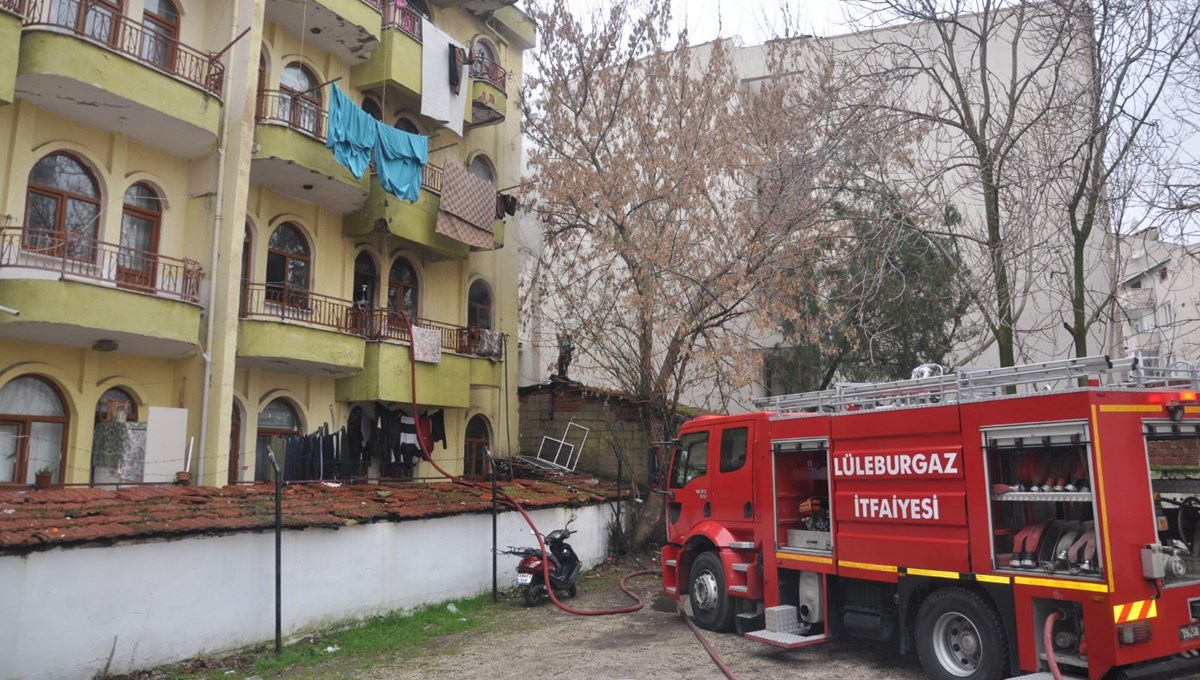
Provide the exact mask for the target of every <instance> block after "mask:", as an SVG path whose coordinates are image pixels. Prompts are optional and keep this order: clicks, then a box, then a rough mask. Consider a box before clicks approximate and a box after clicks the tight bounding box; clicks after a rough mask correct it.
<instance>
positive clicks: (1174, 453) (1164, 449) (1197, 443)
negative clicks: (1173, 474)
mask: <svg viewBox="0 0 1200 680" xmlns="http://www.w3.org/2000/svg"><path fill="white" fill-rule="evenodd" d="M1147 447H1148V449H1149V451H1150V464H1151V465H1155V466H1158V465H1162V466H1172V467H1180V466H1190V467H1196V468H1200V439H1174V440H1168V441H1151V442H1147Z"/></svg>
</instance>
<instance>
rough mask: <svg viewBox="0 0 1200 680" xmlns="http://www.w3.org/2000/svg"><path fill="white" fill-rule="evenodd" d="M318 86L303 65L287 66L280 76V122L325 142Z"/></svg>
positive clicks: (294, 63) (296, 63) (292, 64)
mask: <svg viewBox="0 0 1200 680" xmlns="http://www.w3.org/2000/svg"><path fill="white" fill-rule="evenodd" d="M319 84H320V81H318V80H317V78H316V76H314V75H313V74H312V71H309V70H308V68H307V67H305V66H304V65H303V64H301V63H300V62H298V61H293V62H292V63H290V64H288V65H287V66H286V67H285V68H284V69H283V73H281V74H280V75H279V118H280V119H282V120H284V121H286V122H287V124H288V125H290V126H291V127H292V128H294V129H296V130H301V131H303V132H307V133H309V134H311V135H314V136H316V137H321V138H324V132H325V131H324V130H323V129H322V127H321V90H320V89H318V88H317V85H319Z"/></svg>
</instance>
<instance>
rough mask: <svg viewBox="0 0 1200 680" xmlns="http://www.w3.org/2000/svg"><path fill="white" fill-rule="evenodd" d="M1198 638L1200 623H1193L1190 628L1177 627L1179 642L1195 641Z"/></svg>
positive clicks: (1199, 636)
mask: <svg viewBox="0 0 1200 680" xmlns="http://www.w3.org/2000/svg"><path fill="white" fill-rule="evenodd" d="M1197 638H1200V623H1193V624H1191V625H1190V626H1180V627H1179V639H1180V640H1181V641H1184V642H1186V641H1188V640H1195V639H1197Z"/></svg>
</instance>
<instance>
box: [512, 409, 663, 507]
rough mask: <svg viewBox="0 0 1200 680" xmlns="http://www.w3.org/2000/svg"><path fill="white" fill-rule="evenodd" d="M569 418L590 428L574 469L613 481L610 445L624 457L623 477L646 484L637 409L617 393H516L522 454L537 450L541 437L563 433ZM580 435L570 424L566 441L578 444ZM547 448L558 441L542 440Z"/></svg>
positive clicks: (643, 443)
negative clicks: (570, 428)
mask: <svg viewBox="0 0 1200 680" xmlns="http://www.w3.org/2000/svg"><path fill="white" fill-rule="evenodd" d="M572 422H574V423H575V424H576V425H579V426H582V427H586V428H588V429H589V430H590V432H589V433H588V439H587V443H586V444H585V445H584V447H583V450H582V453H581V455H580V459H579V464H578V466H577V467H576V471H580V472H587V473H590V474H593V475H596V476H597V477H599V478H602V479H610V480H615V479H616V477H617V458H616V455H615V454H614V453H613V445H614V444H615V445H616V446H617V447H618V448H619V450H620V451H621V452H622V454H623V457H624V469H623V471H622V478H623V480H625V481H627V482H628V481H630V480H632V481H636V482H638V483H640V484H644V483H645V481H646V449H647V447H648V445H649V443H650V437H649V435H648V434H647V433H646V429H645V427H644V426H643V425H642V421H641V416H640V414H639V413H638V412H637V409H636V408H635V407H633V406H632V405H630V404H628V403H627V402H625V401H623V400H620V399H619V398H613V397H606V396H604V395H590V394H586V393H582V394H581V393H579V392H578V391H575V390H570V391H568V390H561V389H554V388H545V389H541V390H537V391H531V392H528V393H526V394H523V395H521V398H520V423H521V437H520V451H521V454H522V455H527V456H534V455H537V453H538V447H539V446H541V444H542V437H543V436H546V437H552V438H554V439H559V438H562V436H563V433H564V432H565V431H566V430H567V425H568V424H569V423H572ZM580 439H581V437H580V433H579V431H578V430H575V429H574V428H572V434H571V436H570V437H569V438H568V439H567V441H568V442H571V443H574V444H576V445H578V443H579V442H580ZM551 447H554V448H557V444H554V443H552V442H547V443H546V448H547V449H551V450H553V449H552V448H551ZM544 455H545V454H543V456H544Z"/></svg>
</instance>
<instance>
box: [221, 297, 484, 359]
mask: <svg viewBox="0 0 1200 680" xmlns="http://www.w3.org/2000/svg"><path fill="white" fill-rule="evenodd" d="M241 316H242V318H243V319H272V320H278V321H288V322H298V323H301V324H303V325H307V326H315V327H318V328H326V329H329V330H332V331H336V332H338V333H344V334H346V335H356V336H359V337H362V338H364V339H367V340H373V341H391V342H401V343H405V344H411V343H412V336H411V334H410V333H409V328H408V323H407V322H406V319H405V317H404V315H403V314H400V313H397V312H393V311H391V310H388V309H371V308H370V307H369V306H368V305H366V304H365V303H362V302H353V301H350V300H343V299H341V298H335V297H330V296H328V295H320V294H317V293H313V292H311V291H309V290H306V289H304V288H297V287H295V286H288V285H285V284H275V283H250V282H247V281H243V282H242V302H241ZM412 324H413V326H415V327H418V328H424V329H426V330H432V331H437V332H438V334H439V335H440V336H441V347H442V349H444V350H447V351H450V352H458V353H459V354H470V355H477V356H489V354H490V353H491V352H492V350H495V349H497V348H491V350H489V348H488V347H487V342H486V337H485V333H486V332H485V331H482V330H480V329H478V328H463V327H461V326H453V325H451V324H447V323H442V322H440V321H432V320H430V319H421V318H415V317H414V318H413V319H412ZM494 337H495V335H493V338H494ZM501 343H503V340H501Z"/></svg>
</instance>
